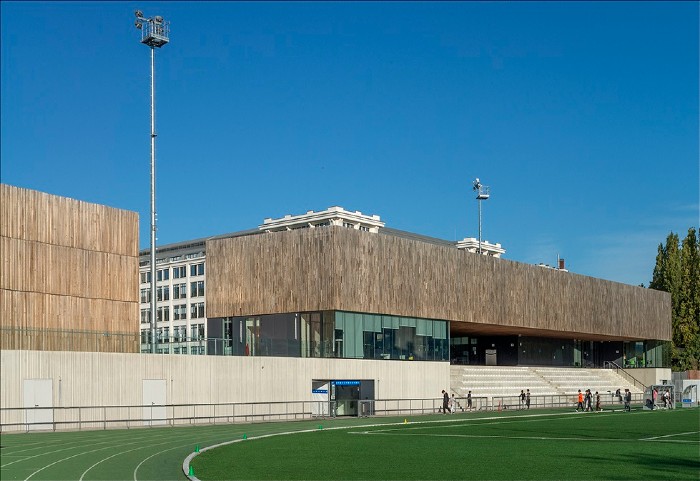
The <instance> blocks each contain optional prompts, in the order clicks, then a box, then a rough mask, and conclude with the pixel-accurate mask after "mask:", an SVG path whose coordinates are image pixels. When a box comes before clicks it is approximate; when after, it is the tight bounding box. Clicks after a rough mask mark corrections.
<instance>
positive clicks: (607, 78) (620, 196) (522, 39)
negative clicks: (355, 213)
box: [0, 1, 699, 284]
mask: <svg viewBox="0 0 700 481" xmlns="http://www.w3.org/2000/svg"><path fill="white" fill-rule="evenodd" d="M0 8H1V9H2V10H1V13H2V92H1V93H2V118H1V121H2V131H1V132H2V150H1V155H2V157H1V160H2V166H1V170H0V174H1V177H2V182H3V183H7V184H11V185H16V186H20V187H26V188H31V189H36V190H40V191H44V192H49V193H52V194H57V195H62V196H67V197H72V198H76V199H80V200H85V201H89V202H96V203H100V204H106V205H109V206H113V207H118V208H122V209H128V210H133V211H138V212H139V214H140V221H141V228H140V234H141V238H140V245H141V247H144V248H146V247H148V245H149V222H150V214H149V209H150V190H149V189H150V147H149V145H150V144H149V134H150V52H149V49H148V47H146V46H144V45H142V44H140V42H139V40H140V33H139V32H138V31H137V30H136V29H135V28H134V26H133V22H134V14H133V12H134V10H135V9H136V8H139V9H141V10H142V11H143V12H144V14H145V15H146V16H153V15H162V16H164V17H165V18H166V20H169V21H170V22H171V35H170V38H171V42H170V44H168V45H166V46H165V47H164V48H163V49H161V50H158V51H157V52H156V90H157V92H156V97H157V132H158V141H157V142H158V143H157V211H158V244H167V243H173V242H179V241H183V240H188V239H194V238H200V237H205V236H209V235H217V234H223V233H227V232H234V231H238V230H244V229H249V228H254V227H257V226H258V225H259V224H261V223H262V221H263V219H264V218H266V217H280V216H283V215H285V214H299V213H303V212H306V211H307V210H322V209H325V208H327V207H329V206H332V205H340V206H342V207H345V208H346V209H348V210H360V211H362V212H363V213H366V214H377V215H380V216H381V218H382V220H383V221H385V222H386V225H387V226H390V227H393V228H397V229H403V230H407V231H411V232H416V233H420V234H424V235H429V236H434V237H438V238H442V239H448V240H455V239H462V238H464V237H467V236H469V237H476V236H477V235H478V207H477V202H476V200H475V199H474V195H473V192H472V191H471V185H472V180H473V179H474V178H475V177H479V178H480V179H481V180H482V182H483V183H484V184H486V185H488V186H490V188H491V198H490V199H489V200H488V201H486V202H485V203H484V204H483V238H484V239H485V240H489V241H491V242H500V243H501V244H502V245H503V247H504V248H505V249H506V250H507V252H506V255H505V257H506V258H508V259H511V260H516V261H520V262H526V263H540V262H544V263H548V264H555V263H556V259H557V256H558V255H559V256H561V257H563V258H565V259H566V263H567V267H568V268H569V269H570V270H571V271H572V272H576V273H579V274H584V275H589V276H595V277H600V278H604V279H609V280H613V281H619V282H624V283H628V284H639V283H642V282H644V283H645V284H646V283H648V282H649V280H650V279H651V275H652V271H653V267H654V259H655V256H656V249H657V246H658V244H659V243H660V242H664V241H665V238H666V236H667V235H668V233H669V232H671V231H673V232H677V233H679V234H680V235H681V237H684V236H685V234H686V232H687V229H688V228H689V227H691V226H694V227H697V226H698V224H699V220H698V217H699V214H698V212H699V207H698V204H699V194H698V184H699V173H698V127H699V126H698V21H699V12H698V3H696V2H680V3H671V2H664V3H651V2H640V3H635V2H621V3H609V2H593V3H569V2H563V3H556V2H544V3H517V2H516V3H498V2H497V3H472V2H469V3H459V2H445V3H421V2H412V3H401V2H387V3H370V2H361V3H323V2H306V3H292V2H282V3H271V2H270V3H255V2H252V3H225V2H211V3H208V2H197V3H194V2H172V3H170V2H142V3H136V2H103V3H90V2H75V3H70V2H60V3H58V2H56V3H54V2H40V3H30V2H7V1H3V2H2V3H1V4H0Z"/></svg>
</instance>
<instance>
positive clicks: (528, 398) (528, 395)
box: [525, 389, 530, 409]
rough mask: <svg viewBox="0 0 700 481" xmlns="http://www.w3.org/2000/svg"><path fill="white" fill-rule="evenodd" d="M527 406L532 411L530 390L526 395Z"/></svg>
mask: <svg viewBox="0 0 700 481" xmlns="http://www.w3.org/2000/svg"><path fill="white" fill-rule="evenodd" d="M525 405H526V406H527V408H528V409H530V390H529V389H528V390H527V393H525Z"/></svg>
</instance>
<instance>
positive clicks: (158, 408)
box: [143, 379, 166, 426]
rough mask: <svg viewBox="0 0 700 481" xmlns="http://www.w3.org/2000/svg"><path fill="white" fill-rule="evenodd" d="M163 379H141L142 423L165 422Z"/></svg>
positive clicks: (154, 424)
mask: <svg viewBox="0 0 700 481" xmlns="http://www.w3.org/2000/svg"><path fill="white" fill-rule="evenodd" d="M165 386H166V383H165V379H144V380H143V424H144V426H157V425H162V424H165V423H166V420H165V416H166V412H165V403H166V396H165Z"/></svg>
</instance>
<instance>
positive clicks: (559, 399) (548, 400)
mask: <svg viewBox="0 0 700 481" xmlns="http://www.w3.org/2000/svg"><path fill="white" fill-rule="evenodd" d="M643 403H644V393H632V404H643ZM591 404H592V406H593V408H595V404H596V400H595V397H593V399H592V401H591ZM600 404H601V407H606V408H610V407H622V406H624V401H623V399H622V397H618V396H615V393H614V392H612V391H606V392H605V393H603V394H601V395H600ZM577 405H578V394H574V395H566V394H555V395H542V396H530V409H542V408H564V407H571V408H575V407H576V406H577ZM491 408H492V409H498V410H507V409H527V405H526V403H525V401H523V400H522V398H521V397H520V396H501V397H494V398H493V400H492V403H491Z"/></svg>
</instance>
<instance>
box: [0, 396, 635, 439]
mask: <svg viewBox="0 0 700 481" xmlns="http://www.w3.org/2000/svg"><path fill="white" fill-rule="evenodd" d="M643 396H644V395H643V394H633V395H632V402H633V403H634V404H640V403H642V402H643ZM455 401H456V402H455V403H454V405H453V407H452V410H451V412H452V413H457V414H461V413H468V412H484V411H498V410H508V409H524V408H525V407H526V406H525V405H524V403H522V404H521V402H520V398H519V397H518V396H507V397H494V398H492V399H490V398H487V397H473V398H471V405H470V402H469V401H470V400H469V399H468V398H455ZM576 401H577V400H576V396H564V395H561V396H532V397H531V398H530V408H531V409H543V408H561V407H572V408H573V407H575V406H576ZM601 401H603V399H602V398H601ZM442 402H443V400H442V398H438V399H435V398H430V399H377V400H358V401H354V400H345V401H291V402H283V401H280V402H258V403H219V404H166V405H157V404H150V405H134V406H73V407H50V408H48V407H27V408H0V432H29V431H67V430H73V431H76V430H103V429H131V428H144V427H156V426H186V425H198V424H232V423H251V422H270V421H295V420H304V419H306V420H310V419H319V418H334V417H350V416H358V417H362V416H409V415H413V416H415V415H422V414H436V413H440V412H442ZM594 402H595V401H594ZM604 405H605V406H606V407H610V406H611V405H615V406H620V407H621V406H622V405H623V404H622V403H621V402H618V400H617V398H615V397H612V396H606V397H605V402H604Z"/></svg>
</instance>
